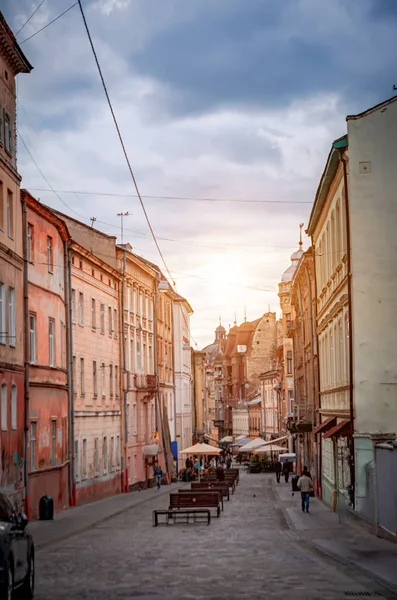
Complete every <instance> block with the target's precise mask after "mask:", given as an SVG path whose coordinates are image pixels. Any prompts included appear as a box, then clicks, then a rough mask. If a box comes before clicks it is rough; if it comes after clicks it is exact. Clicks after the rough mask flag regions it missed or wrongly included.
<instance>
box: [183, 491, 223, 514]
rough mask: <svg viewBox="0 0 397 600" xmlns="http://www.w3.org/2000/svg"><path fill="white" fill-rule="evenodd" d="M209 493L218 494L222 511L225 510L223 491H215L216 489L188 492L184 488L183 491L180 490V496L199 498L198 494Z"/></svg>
mask: <svg viewBox="0 0 397 600" xmlns="http://www.w3.org/2000/svg"><path fill="white" fill-rule="evenodd" d="M208 493H214V494H218V500H219V504H220V506H221V510H223V508H224V507H223V491H222V490H214V489H206V490H205V489H201V490H197V489H193V490H187V489H186V488H184V489H182V490H178V494H192V495H193V496H197V494H208Z"/></svg>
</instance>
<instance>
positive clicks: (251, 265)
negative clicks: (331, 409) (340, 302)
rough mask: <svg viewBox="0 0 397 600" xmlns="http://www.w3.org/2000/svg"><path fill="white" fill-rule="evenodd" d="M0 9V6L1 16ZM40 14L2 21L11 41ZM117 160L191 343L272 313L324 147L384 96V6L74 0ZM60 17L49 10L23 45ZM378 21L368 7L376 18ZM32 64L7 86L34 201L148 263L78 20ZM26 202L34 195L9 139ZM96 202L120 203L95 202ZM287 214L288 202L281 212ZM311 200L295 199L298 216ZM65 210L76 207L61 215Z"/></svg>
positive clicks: (30, 51) (389, 62)
mask: <svg viewBox="0 0 397 600" xmlns="http://www.w3.org/2000/svg"><path fill="white" fill-rule="evenodd" d="M3 4H4V6H3ZM36 5H37V4H36V3H35V2H34V3H33V2H31V1H30V0H25V1H21V3H18V6H16V3H15V2H14V1H13V0H3V3H2V6H3V8H2V10H3V11H4V14H5V16H6V18H7V19H8V20H9V22H10V25H11V26H12V27H13V28H14V29H15V30H17V29H18V28H19V27H20V26H21V25H22V24H23V22H24V21H25V20H26V19H27V17H28V16H29V15H30V14H31V13H32V12H33V10H34V8H35V6H36ZM84 6H85V9H86V16H87V20H88V23H89V26H90V29H91V33H92V36H93V39H94V43H95V45H96V49H97V52H98V56H99V59H100V62H101V66H102V69H103V73H104V76H105V79H106V82H107V85H108V89H109V93H110V96H111V98H112V102H113V106H114V108H115V111H116V114H117V117H118V120H119V123H120V126H121V130H122V132H123V136H124V138H125V142H126V147H127V150H128V153H129V156H130V159H131V163H132V165H133V168H134V172H135V174H136V177H137V180H138V183H139V186H140V189H141V192H142V194H143V195H145V196H147V195H157V196H179V197H196V198H197V197H201V198H232V199H240V200H247V199H254V200H269V201H272V202H273V203H247V202H246V203H238V202H201V201H190V200H177V199H174V200H165V199H151V198H146V199H145V205H146V207H147V211H148V213H149V216H150V219H151V222H152V224H153V227H154V230H155V232H156V234H157V236H158V237H159V243H160V245H161V248H162V250H163V253H164V255H165V257H166V260H167V264H168V265H169V267H170V269H171V272H172V275H173V277H174V278H175V281H176V282H177V288H178V291H179V292H180V293H181V294H183V295H185V296H186V297H187V298H188V299H189V301H190V303H191V304H192V306H193V308H194V310H195V315H194V317H193V319H192V323H193V335H194V337H195V338H196V337H197V338H198V341H199V345H200V346H204V345H205V344H206V343H208V342H210V341H211V340H212V337H213V330H214V328H215V326H216V325H217V322H218V316H219V314H221V315H222V317H223V319H224V322H225V324H226V325H227V324H228V323H232V322H233V320H234V312H235V311H237V318H238V319H239V320H242V318H243V312H244V307H245V306H246V307H247V312H248V317H249V318H252V319H253V318H255V317H257V316H258V315H260V314H262V313H263V312H264V311H265V310H267V307H268V304H270V305H271V308H272V309H273V310H277V309H278V297H277V283H278V281H279V280H280V278H281V274H282V273H283V271H284V270H285V269H286V268H287V267H288V266H289V262H290V254H291V253H292V251H293V250H294V249H295V248H296V246H297V241H298V235H299V228H298V224H299V223H300V222H302V221H303V222H307V219H308V216H309V212H310V208H311V205H310V202H311V201H312V200H313V198H314V194H315V190H316V187H317V184H318V180H319V177H320V175H321V172H322V169H323V167H324V163H325V160H326V157H327V155H328V151H329V148H330V144H331V142H332V140H333V139H335V138H337V137H339V136H340V135H342V134H343V133H345V131H346V124H345V115H346V114H350V113H355V112H359V111H360V110H362V109H365V108H367V107H368V106H371V105H372V104H375V103H376V102H378V101H380V100H382V99H384V98H385V97H387V96H388V94H389V93H390V91H391V90H390V88H391V86H392V84H393V83H394V79H393V78H394V75H395V69H394V56H395V52H396V45H397V42H396V39H395V38H396V36H395V31H394V29H395V21H394V12H393V5H392V3H389V2H388V1H387V0H384V2H382V8H380V3H376V2H374V0H360V3H352V2H350V1H349V0H334V1H333V2H327V1H326V0H321V1H320V0H283V2H273V1H266V0H250V1H249V2H247V1H246V0H228V2H213V0H189V2H185V1H182V0H167V2H166V3H158V2H146V3H139V2H132V1H131V2H128V1H126V0H117V1H116V0H107V1H106V2H105V1H104V2H102V1H101V2H99V1H97V0H95V1H93V0H91V1H88V0H87V1H85V2H84ZM63 10H65V3H64V1H63V0H52V2H51V3H49V2H48V3H45V4H44V5H43V8H42V9H40V10H39V11H38V13H37V15H35V17H34V18H33V19H32V21H31V22H30V23H29V24H28V25H27V26H26V28H25V29H24V31H23V32H22V34H21V36H20V37H19V39H20V40H22V39H24V37H23V36H26V37H28V36H29V35H31V34H32V33H33V32H34V31H36V30H37V29H39V28H40V27H41V26H43V24H45V23H46V22H48V21H49V20H51V19H52V18H54V17H56V16H57V15H58V14H60V13H61V12H62V11H63ZM374 11H375V12H374ZM23 50H24V52H26V54H27V56H28V58H29V60H30V61H31V62H32V64H33V65H34V70H33V72H32V73H31V74H30V75H22V76H20V77H19V82H18V120H19V123H18V127H19V130H20V132H21V134H22V136H23V139H24V140H25V141H26V143H27V145H28V147H29V149H30V151H31V152H32V154H33V155H34V157H35V159H36V160H37V162H38V164H39V166H40V168H41V169H42V170H43V171H44V173H45V175H46V177H47V178H48V180H49V181H50V182H51V184H52V186H53V187H55V188H56V189H57V190H69V191H70V190H78V191H90V190H91V191H94V192H98V195H84V194H60V196H61V198H62V200H63V202H65V203H66V204H67V205H68V207H69V208H68V207H66V206H65V205H64V204H63V203H62V202H61V201H60V200H59V199H58V198H57V197H56V196H55V195H54V194H53V193H48V192H42V191H37V192H35V191H33V193H34V194H35V195H36V196H39V197H40V198H41V200H42V201H43V202H47V203H50V204H52V205H54V206H56V207H57V208H58V209H60V210H62V211H66V212H68V211H69V212H70V214H72V216H76V214H75V213H77V214H78V215H80V216H81V218H82V219H84V220H85V222H89V219H90V217H92V216H95V217H96V219H97V221H96V222H95V225H96V226H97V227H98V228H101V229H102V230H103V231H106V232H107V233H111V234H118V233H119V231H120V221H119V218H118V217H117V213H118V212H121V211H125V210H128V211H129V212H130V213H131V214H130V216H129V217H127V218H126V219H125V223H124V226H125V233H124V238H125V239H128V241H130V242H131V243H132V245H133V247H134V248H135V249H136V251H137V253H138V254H143V255H144V256H146V257H147V258H148V259H150V260H153V261H154V262H157V263H158V264H160V266H161V263H160V258H159V256H158V253H157V251H156V249H155V246H154V243H153V241H152V240H151V237H150V233H149V232H148V228H147V224H146V222H145V219H144V216H143V214H142V209H141V207H140V205H139V202H138V200H137V199H136V198H134V197H132V198H127V197H122V195H123V194H134V188H133V185H132V182H131V179H130V176H129V173H128V169H127V167H126V165H125V162H124V157H123V155H122V152H121V149H120V145H119V142H118V139H117V135H116V132H115V129H114V125H113V122H112V118H111V115H110V113H109V110H108V107H107V105H106V101H105V98H104V94H103V89H102V87H101V83H100V80H99V77H98V73H97V71H96V67H95V63H94V60H93V57H92V53H91V49H90V47H89V44H88V40H87V37H86V34H85V31H84V28H83V24H82V22H81V15H80V13H79V11H78V10H77V8H76V9H73V10H72V11H70V12H69V13H68V14H67V15H65V17H63V18H62V19H60V20H59V21H57V22H56V23H54V25H52V26H51V27H48V28H47V29H46V30H45V31H43V32H42V33H40V34H39V35H37V36H36V37H34V38H33V39H32V40H31V41H29V42H26V44H24V45H23ZM18 149H19V157H18V165H19V170H20V172H21V174H22V176H23V185H24V186H25V187H27V188H28V189H29V188H30V189H32V190H34V189H38V188H43V187H47V185H46V184H45V183H44V182H43V180H42V178H41V176H40V175H39V173H38V172H37V170H36V168H35V166H34V164H33V163H32V161H31V159H30V158H29V156H28V154H27V153H26V151H25V150H24V148H23V144H22V143H21V141H19V144H18ZM101 192H110V193H114V194H118V196H111V197H109V196H102V195H100V193H101ZM281 202H284V204H281ZM301 202H309V204H301ZM73 211H75V212H73Z"/></svg>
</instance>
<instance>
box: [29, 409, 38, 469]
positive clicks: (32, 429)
mask: <svg viewBox="0 0 397 600" xmlns="http://www.w3.org/2000/svg"><path fill="white" fill-rule="evenodd" d="M36 427H37V423H35V422H34V421H33V423H31V424H30V468H31V470H32V471H34V470H35V469H36Z"/></svg>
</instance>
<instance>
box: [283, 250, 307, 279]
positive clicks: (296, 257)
mask: <svg viewBox="0 0 397 600" xmlns="http://www.w3.org/2000/svg"><path fill="white" fill-rule="evenodd" d="M302 255H303V250H302V247H301V246H299V249H298V250H296V252H294V253H293V254H291V265H290V266H289V267H288V269H287V270H286V271H284V273H283V276H282V277H281V281H282V282H283V283H286V282H287V281H291V280H292V278H293V276H294V273H295V271H296V268H297V266H298V263H299V261H300V259H301V257H302Z"/></svg>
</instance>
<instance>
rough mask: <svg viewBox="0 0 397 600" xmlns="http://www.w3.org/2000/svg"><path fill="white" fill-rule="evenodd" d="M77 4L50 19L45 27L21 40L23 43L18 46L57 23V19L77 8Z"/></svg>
mask: <svg viewBox="0 0 397 600" xmlns="http://www.w3.org/2000/svg"><path fill="white" fill-rule="evenodd" d="M77 4H78V2H75V3H74V4H72V6H69V8H67V9H66V10H64V11H63V13H61V14H60V15H58V16H57V17H55V19H52V21H50V22H49V23H47V25H44V27H42V28H41V29H39V30H38V31H35V33H32V35H30V36H29V37H28V38H26V40H23V42H20V44H24V43H25V42H28V41H29V40H31V39H32V38H34V37H35V36H36V35H37V34H39V33H40V32H41V31H44V29H47V27H49V26H50V25H52V24H53V23H55V21H58V19H60V18H61V17H63V15H66V13H68V12H69V11H70V10H72V8H74V7H75V6H77Z"/></svg>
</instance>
